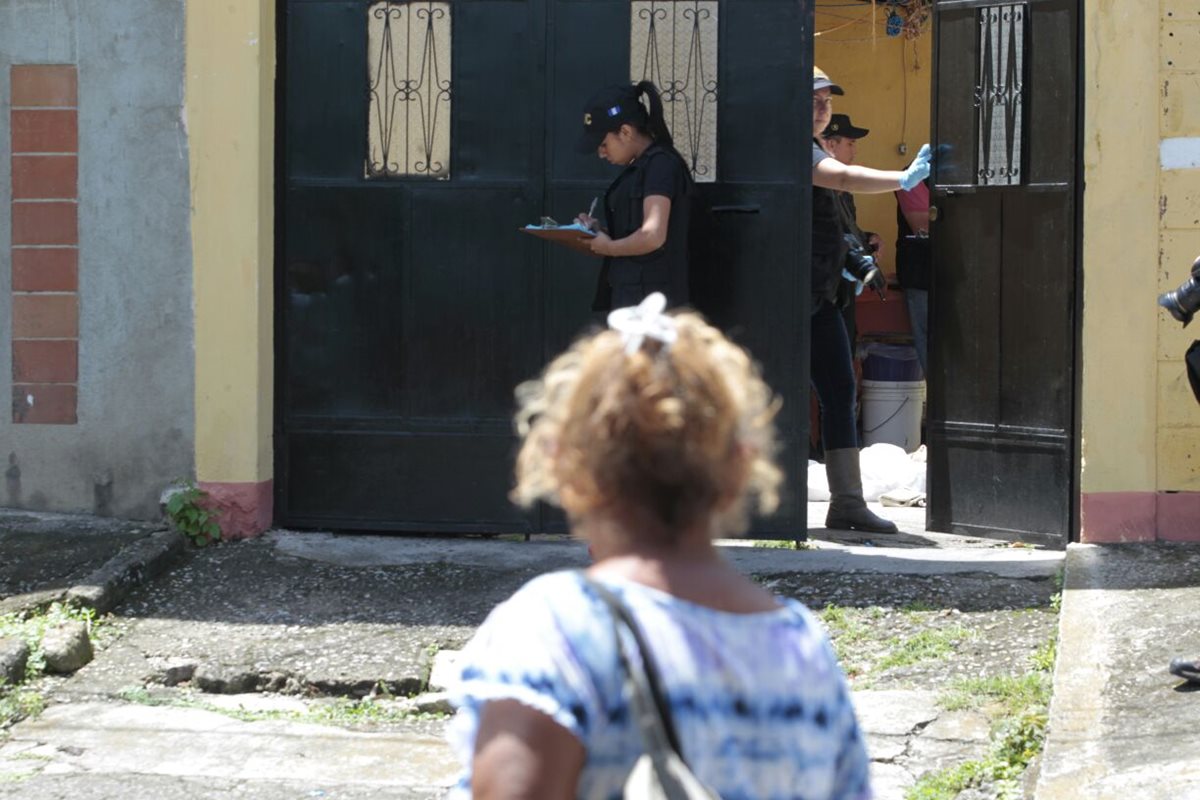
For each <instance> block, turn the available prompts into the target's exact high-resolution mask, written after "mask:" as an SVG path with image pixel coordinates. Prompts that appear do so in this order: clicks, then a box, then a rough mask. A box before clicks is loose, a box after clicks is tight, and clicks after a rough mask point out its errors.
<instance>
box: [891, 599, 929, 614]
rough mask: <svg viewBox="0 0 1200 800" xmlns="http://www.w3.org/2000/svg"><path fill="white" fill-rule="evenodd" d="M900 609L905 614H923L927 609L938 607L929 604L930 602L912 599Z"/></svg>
mask: <svg viewBox="0 0 1200 800" xmlns="http://www.w3.org/2000/svg"><path fill="white" fill-rule="evenodd" d="M900 610H901V611H903V612H905V613H907V614H923V613H926V612H929V611H937V610H938V607H937V606H935V605H931V604H930V603H926V602H925V601H923V600H913V601H912V602H911V603H909V604H908V605H906V606H904V607H903V608H901V609H900Z"/></svg>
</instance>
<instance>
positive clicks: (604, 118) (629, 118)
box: [578, 86, 649, 153]
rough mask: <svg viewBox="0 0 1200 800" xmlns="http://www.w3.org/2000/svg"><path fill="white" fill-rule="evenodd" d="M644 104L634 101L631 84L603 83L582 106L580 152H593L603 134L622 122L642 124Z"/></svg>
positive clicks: (636, 94) (644, 123)
mask: <svg viewBox="0 0 1200 800" xmlns="http://www.w3.org/2000/svg"><path fill="white" fill-rule="evenodd" d="M648 116H649V115H648V114H647V113H646V107H645V106H643V105H642V103H641V101H640V100H638V91H637V89H636V88H634V87H633V86H606V87H605V88H603V89H601V90H600V91H598V92H596V93H595V94H594V95H592V98H591V99H590V100H588V102H587V105H586V106H584V107H583V133H582V134H580V137H579V144H578V149H579V152H580V153H595V152H596V149H597V148H598V147H600V143H601V142H602V141H604V137H605V136H606V135H608V134H609V133H612V132H613V131H615V130H619V129H620V127H621V126H622V125H625V124H629V125H633V126H635V127H639V128H640V127H644V126H645V125H646V120H647V118H648Z"/></svg>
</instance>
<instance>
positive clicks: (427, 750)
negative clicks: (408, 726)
mask: <svg viewBox="0 0 1200 800" xmlns="http://www.w3.org/2000/svg"><path fill="white" fill-rule="evenodd" d="M457 772H458V764H457V762H456V761H455V759H454V758H453V757H452V755H451V753H450V749H449V747H448V746H447V745H446V744H445V742H444V741H442V740H441V739H439V738H437V737H433V736H427V735H416V734H411V733H397V732H378V731H373V732H369V733H368V732H357V731H346V730H342V729H339V728H334V727H328V726H322V725H314V724H309V723H299V722H290V721H283V720H263V721H256V722H242V721H240V720H236V719H231V718H230V717H228V716H225V715H223V714H219V713H216V712H213V711H207V710H201V709H195V708H177V707H167V706H141V705H131V704H113V703H100V702H85V703H68V704H62V705H56V706H52V707H50V708H49V709H47V710H46V712H45V713H44V714H43V715H42V716H41V717H40V718H38V719H36V720H30V721H27V722H25V723H23V724H21V725H19V726H17V727H16V728H14V729H13V730H12V731H11V736H10V738H9V739H8V740H7V741H6V742H5V743H4V744H2V745H0V787H4V788H3V789H0V797H3V796H5V793H6V790H7V788H8V787H7V786H5V784H7V783H10V782H11V781H6V780H4V779H5V778H6V777H7V778H9V779H14V780H16V779H19V781H18V783H17V784H16V786H17V787H19V788H20V789H21V790H22V791H23V792H25V794H22V795H20V796H24V797H30V796H43V795H41V794H40V790H37V787H39V786H41V785H43V784H52V783H55V782H56V781H58V782H61V780H62V777H63V776H73V775H81V776H84V777H88V778H91V779H100V778H104V777H109V776H113V777H115V776H127V777H126V778H125V779H126V780H129V779H130V777H132V776H135V775H136V776H137V781H138V783H137V785H138V787H139V790H138V791H139V794H140V795H141V796H163V795H158V794H157V793H154V792H151V793H147V792H146V791H145V784H144V783H143V779H144V776H161V777H163V778H167V777H170V778H173V779H186V780H204V781H210V780H211V781H231V782H234V783H243V784H245V783H249V784H267V785H269V784H273V783H276V784H290V785H292V786H293V787H294V786H295V785H297V784H299V785H303V786H306V787H308V788H309V790H310V791H308V792H305V793H304V794H303V795H300V796H312V797H319V796H322V795H321V794H314V793H313V792H324V793H327V794H329V795H330V796H334V793H333V791H332V790H334V789H340V788H346V789H352V790H354V791H355V792H356V794H354V795H353V796H356V797H357V796H363V797H366V796H374V797H379V796H402V795H392V794H386V793H387V792H395V791H398V790H403V791H404V792H408V793H413V792H416V793H419V794H418V795H411V796H419V795H423V796H438V795H440V794H441V793H442V791H444V789H445V788H446V787H448V786H450V785H451V784H452V783H453V782H454V780H455V779H456V777H457ZM21 776H26V777H24V778H23V779H21ZM127 785H128V784H127ZM35 790H37V791H35ZM368 790H370V791H369V792H368ZM358 792H361V794H357V793H358ZM11 796H16V795H11ZM71 796H72V797H83V798H86V797H89V796H94V797H104V796H108V795H103V794H91V792H90V791H88V790H84V791H81V792H80V793H79V794H78V795H75V794H72V795H71ZM166 796H170V795H169V793H168V795H166ZM177 796H180V797H184V796H196V795H187V794H184V793H179V794H178V795H177ZM238 796H239V797H241V796H248V797H255V796H258V795H256V794H254V793H252V792H251V793H247V794H245V795H242V794H239V795H238ZM264 796H272V795H264ZM280 796H283V795H280ZM288 796H292V797H294V796H297V795H295V794H292V795H288ZM336 796H338V797H343V796H348V795H345V794H342V793H338V794H337V795H336ZM403 796H409V795H403Z"/></svg>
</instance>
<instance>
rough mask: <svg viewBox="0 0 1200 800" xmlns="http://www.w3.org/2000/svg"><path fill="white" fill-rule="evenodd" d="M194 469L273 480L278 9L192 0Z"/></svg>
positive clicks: (259, 2) (209, 477)
mask: <svg viewBox="0 0 1200 800" xmlns="http://www.w3.org/2000/svg"><path fill="white" fill-rule="evenodd" d="M186 41H187V86H186V97H187V99H186V118H187V124H188V144H189V149H190V154H191V181H192V253H193V259H194V263H195V276H194V290H195V304H196V308H195V315H196V473H197V478H198V479H199V480H201V481H206V482H258V481H263V480H266V479H269V478H270V477H271V475H272V441H271V427H272V413H273V412H272V404H273V384H272V381H273V380H274V378H273V374H274V352H273V346H274V345H273V337H272V328H273V318H274V316H273V315H274V307H273V288H272V287H273V263H274V245H273V236H274V213H275V212H274V195H273V187H274V151H275V129H274V114H275V97H274V84H275V3H274V0H244V2H236V3H216V2H209V1H208V0H200V1H198V0H193V2H189V3H188V4H187V35H186Z"/></svg>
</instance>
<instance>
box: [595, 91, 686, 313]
mask: <svg viewBox="0 0 1200 800" xmlns="http://www.w3.org/2000/svg"><path fill="white" fill-rule="evenodd" d="M642 97H645V99H646V101H647V103H648V105H649V111H647V109H646V106H644V105H643V104H642V102H641V99H640V98H642ZM579 149H580V152H584V153H596V154H597V155H598V156H599V157H600V158H603V159H604V160H605V161H608V162H609V163H611V164H615V165H617V166H621V167H624V170H623V171H622V172H621V174H620V175H618V176H617V179H616V180H614V181H613V182H612V185H610V186H609V187H608V191H607V192H605V194H604V225H603V226H602V227H598V226H597V223H598V220H596V219H595V218H593V217H591V216H589V215H588V214H580V215H579V217H578V219H577V220H576V221H577V222H579V223H581V224H583V225H586V226H588V227H590V228H593V229H595V230H597V231H598V232H597V234H596V237H595V238H594V239H593V240H592V242H591V246H592V252H593V253H595V254H596V255H600V256H604V266H603V267H602V268H601V270H600V280H599V283H598V285H597V287H596V298H595V300H594V301H593V303H592V309H593V310H594V311H608V310H610V309H613V308H624V307H626V306H635V305H637V304H638V303H640V302H641V301H642V300H643V299H645V297H646V296H647V295H649V294H651V293H653V292H662V293H663V294H664V295H666V298H667V303H668V305H671V306H679V305H684V304H686V303H687V302H688V212H689V203H688V195H689V193H690V192H691V188H692V178H691V174H690V170H689V169H688V166H687V163H686V162H685V161H684V160H683V156H681V155H680V154H679V151H677V150H676V149H675V146H674V144H673V143H672V141H671V132H670V131H669V130H667V124H666V121H665V120H664V119H663V108H662V100H661V99H660V98H659V96H658V90H657V89H655V88H654V84H653V83H650V82H649V81H642V82H641V83H638V84H637V85H635V86H610V87H608V88H606V89H602V90H600V91H599V92H597V93H596V94H595V95H594V96H593V97H592V99H591V100H589V101H588V104H587V107H586V109H585V111H584V114H583V136H582V138H581V139H580V142H579Z"/></svg>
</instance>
